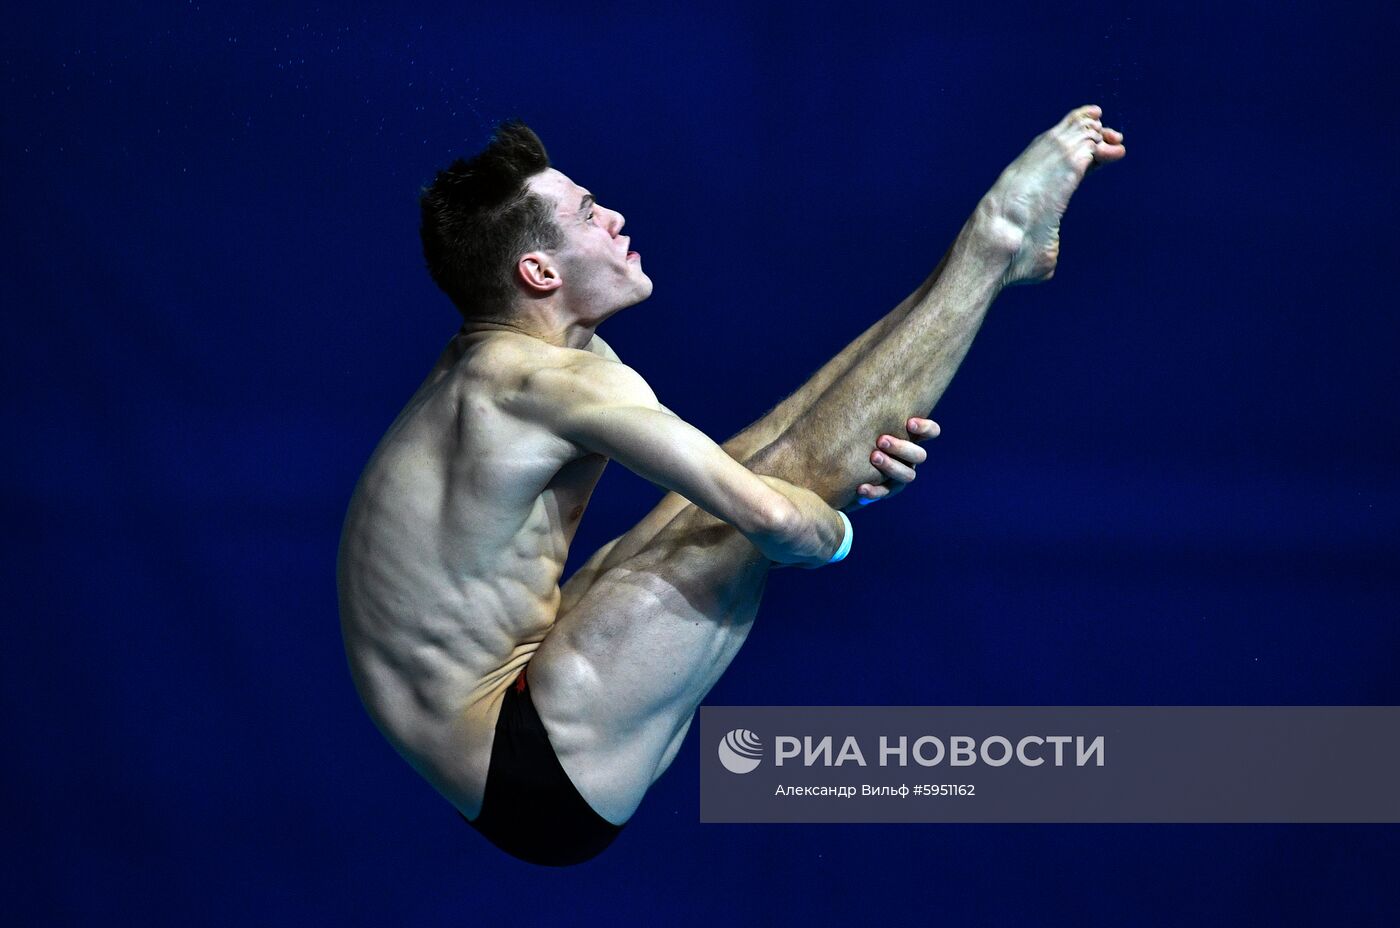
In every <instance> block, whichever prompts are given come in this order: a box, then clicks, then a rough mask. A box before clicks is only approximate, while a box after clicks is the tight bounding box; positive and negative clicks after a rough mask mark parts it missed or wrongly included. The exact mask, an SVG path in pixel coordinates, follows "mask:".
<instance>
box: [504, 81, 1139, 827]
mask: <svg viewBox="0 0 1400 928" xmlns="http://www.w3.org/2000/svg"><path fill="white" fill-rule="evenodd" d="M1097 117H1098V112H1097V110H1096V108H1093V109H1092V110H1091V109H1090V108H1085V109H1081V110H1076V111H1075V112H1074V113H1071V114H1070V116H1069V117H1067V118H1066V120H1065V121H1064V122H1062V123H1061V124H1059V125H1057V126H1056V127H1055V128H1053V129H1051V130H1050V131H1048V132H1047V133H1045V134H1043V135H1042V136H1040V137H1038V138H1037V139H1036V141H1035V142H1033V143H1032V144H1031V146H1030V148H1028V149H1027V150H1026V152H1025V153H1023V154H1022V155H1021V157H1020V158H1018V159H1017V160H1016V161H1015V162H1014V163H1013V164H1012V165H1011V166H1010V167H1009V168H1007V170H1006V171H1005V172H1003V174H1002V176H1001V178H1000V179H999V180H998V182H997V185H996V186H995V187H993V189H992V191H991V192H990V193H989V194H988V195H987V197H986V198H985V199H984V200H983V202H982V204H980V205H979V207H978V211H977V212H976V213H975V214H974V216H973V217H972V218H971V219H969V220H968V223H967V225H965V226H964V228H963V231H962V233H961V234H960V235H959V238H958V241H957V242H956V243H955V244H954V246H953V249H952V252H951V253H950V257H949V260H948V263H947V266H946V267H945V269H944V272H943V274H942V275H941V276H940V277H939V278H938V280H937V281H936V282H935V283H934V284H933V286H932V287H930V288H929V291H928V293H927V294H926V295H925V296H924V297H923V298H922V299H919V300H916V301H914V302H913V304H912V305H911V306H910V307H909V309H908V311H907V313H905V315H904V317H903V318H902V319H898V320H897V321H895V322H893V323H892V324H891V325H890V326H889V327H888V329H887V331H886V332H885V333H884V334H883V335H882V336H881V337H879V338H876V339H871V340H870V342H869V343H868V344H867V345H865V346H863V349H862V350H861V351H859V352H857V353H856V356H855V357H853V358H852V360H851V363H850V365H849V366H848V367H846V369H845V370H843V371H841V372H839V373H838V374H836V375H834V376H833V377H832V378H831V380H830V382H829V383H828V384H827V385H826V387H825V388H824V389H822V390H821V391H820V393H819V394H818V395H817V396H816V397H815V398H814V399H813V400H812V402H811V405H810V406H809V407H808V408H807V409H806V411H805V412H804V413H803V414H802V415H800V416H795V417H794V418H793V419H792V420H791V421H790V422H788V423H787V424H786V427H785V428H783V429H782V431H781V433H780V434H778V435H777V436H776V437H775V438H774V439H773V440H772V441H770V442H769V443H768V444H767V445H766V446H764V447H763V448H761V449H758V450H756V451H754V452H753V453H752V454H751V455H749V456H748V459H747V461H746V462H745V463H747V464H748V466H749V467H750V468H751V469H753V470H754V471H755V472H757V473H760V474H769V475H772V476H776V477H780V478H782V479H784V480H787V481H789V482H791V483H795V484H798V485H801V486H805V487H808V488H809V489H812V490H813V491H815V492H817V493H818V494H819V495H821V496H822V497H823V498H824V499H826V500H827V502H828V503H830V504H831V505H833V506H838V507H842V506H846V505H848V504H850V503H851V502H852V501H853V500H854V498H855V494H856V488H857V486H858V485H859V484H860V483H862V482H864V481H867V480H870V479H872V477H875V476H878V475H877V474H876V472H875V471H874V469H873V467H872V466H871V464H870V462H869V460H868V459H867V457H866V453H867V449H868V448H869V446H870V442H872V441H873V440H874V437H875V436H876V435H879V434H880V433H882V432H886V433H897V429H898V428H899V427H900V426H901V425H902V423H904V422H905V421H906V419H907V417H908V416H909V414H910V411H911V410H920V409H928V408H931V407H932V406H933V404H934V402H935V401H936V400H937V399H938V397H939V396H940V395H941V394H942V392H943V390H944V388H945V387H946V386H947V384H948V381H949V380H950V379H951V378H952V375H953V372H954V371H955V370H956V368H957V366H958V364H959V363H960V362H961V360H962V357H963V356H964V354H965V353H966V352H967V349H968V347H969V345H970V344H971V341H972V338H973V336H974V335H975V334H976V331H977V328H978V326H980V324H981V321H982V318H983V316H984V314H985V312H986V310H987V307H988V306H989V305H990V303H991V301H992V299H993V298H994V297H995V296H996V294H997V293H998V292H999V291H1000V289H1001V287H1002V286H1003V285H1004V284H1005V283H1006V282H1018V281H1021V280H1034V279H1045V278H1047V277H1048V276H1049V275H1050V274H1051V273H1052V272H1053V267H1054V261H1055V257H1056V253H1057V251H1058V226H1059V219H1060V215H1061V214H1062V213H1063V211H1064V209H1065V207H1066V206H1067V205H1068V201H1069V196H1070V194H1071V193H1073V191H1074V189H1075V188H1076V187H1077V186H1078V184H1079V182H1080V180H1082V178H1083V176H1084V173H1085V171H1086V170H1087V168H1088V166H1089V164H1090V163H1092V162H1093V161H1094V160H1095V159H1096V158H1097V159H1101V160H1104V161H1108V160H1116V159H1117V158H1118V157H1121V156H1122V153H1121V147H1119V146H1117V145H1114V144H1112V143H1111V141H1104V139H1105V137H1107V138H1108V139H1110V140H1111V139H1112V135H1110V133H1112V130H1107V131H1105V130H1103V129H1102V127H1101V126H1100V125H1099V123H1098V118H1097ZM643 529H646V530H647V533H648V534H649V537H647V538H646V540H645V542H644V543H640V544H639V543H638V541H637V538H636V537H634V536H637V535H641V534H643V532H642V531H641V530H643ZM768 566H769V565H768V562H767V561H766V560H765V559H763V558H762V556H761V555H759V554H758V552H757V551H756V550H755V549H754V548H753V546H752V545H750V544H749V543H748V542H747V541H746V540H745V539H744V538H743V537H742V536H741V535H739V534H738V533H737V532H736V531H734V530H733V529H732V528H730V527H729V526H727V525H725V524H724V523H722V522H719V521H718V520H716V519H714V518H713V517H711V516H709V515H707V514H706V513H704V512H702V511H700V510H698V509H696V508H695V507H690V506H688V507H685V508H683V509H682V510H681V511H680V512H679V513H677V514H675V515H673V516H671V518H669V520H667V521H666V522H665V523H664V524H663V525H661V526H660V527H654V526H643V525H639V526H638V527H637V529H634V531H633V532H629V533H628V534H627V535H625V536H623V538H622V539H620V540H619V541H618V543H617V544H615V545H614V546H613V547H612V549H611V550H610V551H609V552H608V553H607V554H606V555H605V556H604V557H603V558H602V560H601V562H600V563H599V564H598V565H596V570H595V574H594V577H593V578H592V583H591V585H589V586H587V588H585V589H583V591H582V592H581V593H579V594H577V595H575V596H573V597H570V599H569V601H568V602H566V603H565V607H564V608H562V609H561V612H560V616H559V618H558V620H557V621H556V623H555V626H554V628H553V629H551V631H550V632H549V634H548V635H546V637H545V640H544V641H543V642H542V643H541V645H540V648H539V650H538V651H537V652H536V653H535V655H534V657H533V659H532V661H531V664H530V671H529V673H530V681H531V687H532V689H533V691H534V694H535V701H536V705H537V707H538V709H539V712H540V715H541V718H543V719H544V720H545V723H546V725H547V727H548V730H549V733H550V739H551V742H552V743H553V744H554V747H555V750H556V752H557V754H558V755H559V759H560V762H561V764H563V766H564V769H565V770H566V771H567V772H568V774H569V776H570V778H571V779H573V780H574V782H575V785H576V786H577V787H578V789H579V791H580V792H581V793H582V794H583V796H584V798H585V799H586V800H587V801H588V802H589V804H590V805H592V806H593V807H594V809H596V810H597V811H598V812H599V814H601V815H602V816H603V817H604V818H607V819H609V820H611V821H614V822H621V821H625V820H626V819H627V818H628V817H629V816H630V815H631V813H632V811H633V810H634V809H635V808H636V805H637V804H638V803H639V802H640V801H641V797H642V795H643V794H644V793H645V791H646V789H647V787H648V786H650V784H651V782H652V781H653V780H654V779H655V777H656V776H659V775H660V773H661V771H662V770H664V769H665V768H664V761H666V760H667V759H668V758H670V757H673V756H674V750H675V744H676V742H677V739H678V738H679V737H680V736H681V735H682V734H683V733H684V731H685V728H686V726H688V725H689V722H690V719H691V716H692V715H693V714H694V711H695V708H696V707H697V706H698V705H699V703H700V701H701V700H702V699H703V698H704V695H705V694H706V693H707V692H709V690H710V688H711V687H713V686H714V684H715V682H716V681H717V680H718V679H719V677H720V675H721V674H722V673H723V672H724V669H725V668H726V667H727V666H728V665H729V663H730V661H732V660H733V658H734V655H735V654H737V653H738V650H739V647H740V646H741V645H742V644H743V641H744V639H745V638H746V637H747V635H748V631H749V628H750V627H751V625H752V622H753V618H754V616H755V614H756V612H757V608H758V600H759V597H760V596H761V595H762V592H763V586H764V582H765V579H766V576H767V570H768Z"/></svg>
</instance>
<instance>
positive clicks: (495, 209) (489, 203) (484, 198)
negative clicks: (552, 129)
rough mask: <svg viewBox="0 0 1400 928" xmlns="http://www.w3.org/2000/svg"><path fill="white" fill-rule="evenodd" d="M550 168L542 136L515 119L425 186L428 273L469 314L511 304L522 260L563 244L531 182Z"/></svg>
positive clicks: (491, 311)
mask: <svg viewBox="0 0 1400 928" xmlns="http://www.w3.org/2000/svg"><path fill="white" fill-rule="evenodd" d="M548 167H549V155H548V153H546V152H545V150H544V144H543V143H542V142H541V141H540V137H539V136H537V135H536V134H535V133H534V132H533V131H532V130H531V129H530V127H528V126H526V125H525V124H524V123H523V122H520V121H519V120H514V119H512V120H507V121H505V122H503V123H501V124H500V125H498V126H497V127H496V131H495V133H494V134H493V135H492V137H491V141H490V142H489V143H487V145H486V148H485V149H483V150H482V152H481V153H480V154H478V155H476V156H475V157H474V158H472V159H470V160H463V159H461V158H458V159H457V160H456V161H454V162H452V164H450V165H448V166H447V168H446V169H445V170H442V171H439V172H438V174H437V177H436V178H434V180H433V182H432V184H430V185H429V186H427V187H424V188H423V191H422V195H421V196H420V197H419V199H418V205H419V208H420V209H421V211H422V216H423V225H422V227H421V228H420V229H419V234H420V236H421V237H422V239H423V257H424V258H425V259H426V260H427V262H428V273H429V274H431V275H432V278H433V282H434V283H436V284H437V285H438V286H439V287H441V288H442V290H443V292H444V293H446V294H447V295H448V296H449V297H451V298H452V302H453V303H454V304H455V305H456V307H457V310H458V312H460V313H461V314H462V316H463V317H464V318H467V319H472V318H477V317H482V316H490V315H496V314H500V313H501V312H503V311H505V310H507V309H508V308H509V307H510V305H511V302H512V301H513V300H514V298H515V285H514V283H513V276H514V271H515V262H516V260H517V259H518V258H519V257H520V256H521V255H523V254H525V252H527V251H533V250H535V249H551V248H558V247H559V246H560V245H562V244H563V243H564V237H563V233H562V232H561V231H560V229H559V226H558V224H557V223H556V222H555V219H554V207H553V205H551V204H550V203H549V202H548V201H546V200H545V198H543V197H541V196H539V195H538V194H535V193H532V192H531V191H530V189H529V188H528V187H526V186H525V182H526V181H527V180H529V178H530V177H532V176H534V175H535V174H539V173H540V172H541V171H543V170H545V169H546V168H548Z"/></svg>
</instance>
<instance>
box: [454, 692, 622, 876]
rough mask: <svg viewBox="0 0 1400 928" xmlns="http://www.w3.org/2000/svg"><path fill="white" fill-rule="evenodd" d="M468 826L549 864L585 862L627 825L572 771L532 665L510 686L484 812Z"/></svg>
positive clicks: (523, 855)
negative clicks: (534, 692) (601, 809)
mask: <svg viewBox="0 0 1400 928" xmlns="http://www.w3.org/2000/svg"><path fill="white" fill-rule="evenodd" d="M462 818H463V819H466V816H465V815H463V816H462ZM467 823H468V824H469V825H471V826H472V827H473V828H475V829H476V830H477V831H479V832H481V833H482V834H483V835H485V836H486V839H487V840H488V841H490V842H491V843H492V844H494V845H496V847H498V848H500V849H501V850H503V851H505V852H506V853H507V854H510V855H512V856H514V857H519V858H520V859H521V860H524V861H528V862H530V863H532V864H543V865H544V866H547V867H566V866H569V865H570V864H581V863H583V862H584V861H585V860H588V859H589V858H591V857H594V856H596V855H598V854H600V853H602V852H603V850H604V849H605V848H606V847H607V846H608V845H609V844H612V841H613V839H614V838H616V837H617V834H618V832H620V831H621V830H622V826H621V825H614V824H613V823H612V822H609V821H608V820H607V819H605V818H603V817H602V816H601V815H599V814H598V813H597V812H594V811H593V808H592V807H591V806H590V805H589V804H588V803H587V802H585V801H584V799H583V797H582V796H580V795H579V792H578V790H577V789H576V788H575V787H574V784H573V782H572V781H571V780H570V779H569V776H568V774H566V773H565V772H564V768H563V766H562V765H560V763H559V758H558V757H557V756H555V753H554V747H553V745H551V744H550V743H549V735H548V733H547V732H546V731H545V730H544V723H543V722H541V721H540V716H539V713H538V712H536V711H535V703H534V701H533V700H531V699H530V691H529V690H528V689H527V688H526V685H525V671H524V670H522V671H520V676H518V677H516V678H515V681H514V682H513V683H511V685H510V686H509V687H507V688H506V697H505V701H504V702H502V703H501V717H500V719H499V720H497V722H496V742H495V744H493V745H492V747H491V766H490V768H489V769H488V771H487V773H486V793H485V795H484V796H483V798H482V803H481V814H480V815H478V816H477V817H476V820H475V821H472V820H470V819H467Z"/></svg>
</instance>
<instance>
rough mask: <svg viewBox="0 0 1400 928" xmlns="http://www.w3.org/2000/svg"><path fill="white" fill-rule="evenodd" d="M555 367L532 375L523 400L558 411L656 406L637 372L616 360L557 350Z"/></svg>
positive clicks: (597, 355) (654, 396)
mask: <svg viewBox="0 0 1400 928" xmlns="http://www.w3.org/2000/svg"><path fill="white" fill-rule="evenodd" d="M555 350H556V351H559V352H561V353H560V354H559V355H556V356H555V358H554V361H555V362H556V363H552V364H547V365H541V366H539V367H537V368H535V369H534V370H532V371H531V372H530V374H529V375H528V377H527V378H526V380H525V382H524V384H523V386H524V390H523V391H522V396H523V397H524V398H526V399H532V400H538V401H541V402H544V403H547V404H550V405H551V406H553V407H556V408H562V409H573V408H579V407H587V406H598V405H605V406H606V405H647V406H652V405H655V404H656V394H655V393H654V392H652V389H651V387H650V386H649V385H648V384H647V382H646V380H645V379H644V378H643V377H642V375H641V374H639V373H637V371H635V370H633V369H632V368H630V367H628V366H627V365H626V364H624V363H622V361H620V360H618V359H617V357H616V356H613V357H611V358H609V357H606V356H604V355H601V354H598V353H596V352H595V351H592V350H588V349H584V350H575V349H569V348H563V349H555Z"/></svg>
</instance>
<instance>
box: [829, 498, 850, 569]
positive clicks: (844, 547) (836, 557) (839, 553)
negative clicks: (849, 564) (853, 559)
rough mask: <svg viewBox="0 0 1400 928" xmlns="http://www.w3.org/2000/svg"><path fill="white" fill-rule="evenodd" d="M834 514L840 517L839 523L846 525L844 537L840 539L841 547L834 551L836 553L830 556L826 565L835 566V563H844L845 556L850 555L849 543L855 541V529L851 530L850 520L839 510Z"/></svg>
mask: <svg viewBox="0 0 1400 928" xmlns="http://www.w3.org/2000/svg"><path fill="white" fill-rule="evenodd" d="M836 514H837V515H838V516H840V517H841V521H842V522H844V523H846V537H845V538H842V539H841V547H839V548H837V549H836V553H835V554H833V555H832V556H831V560H829V561H827V563H828V564H835V563H836V562H837V561H844V560H845V559H846V555H848V554H850V553H851V541H852V540H854V539H855V537H856V533H855V529H853V528H851V519H850V517H849V516H847V515H846V514H845V513H844V512H842V511H841V510H839V509H838V510H836Z"/></svg>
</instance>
